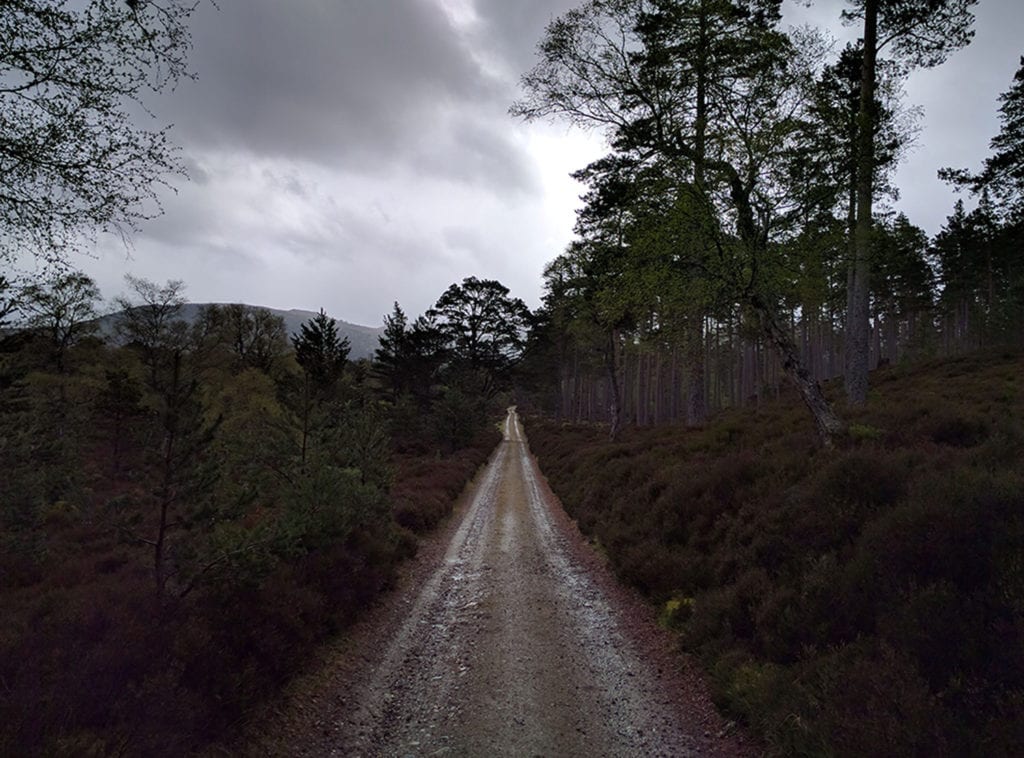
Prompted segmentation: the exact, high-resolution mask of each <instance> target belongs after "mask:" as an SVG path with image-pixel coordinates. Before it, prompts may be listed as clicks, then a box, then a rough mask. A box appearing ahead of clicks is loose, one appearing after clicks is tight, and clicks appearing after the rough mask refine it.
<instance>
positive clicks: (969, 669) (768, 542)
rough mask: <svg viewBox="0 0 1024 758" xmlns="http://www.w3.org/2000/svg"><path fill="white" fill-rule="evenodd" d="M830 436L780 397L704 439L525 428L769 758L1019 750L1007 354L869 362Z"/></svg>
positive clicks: (1022, 398)
mask: <svg viewBox="0 0 1024 758" xmlns="http://www.w3.org/2000/svg"><path fill="white" fill-rule="evenodd" d="M872 381H873V390H872V396H871V398H870V400H869V404H868V406H867V408H865V409H863V410H860V411H856V412H847V413H846V417H847V418H848V419H849V420H850V421H851V422H852V423H853V427H852V429H853V434H852V440H851V441H850V443H849V444H848V445H847V446H846V447H845V449H842V450H836V451H827V450H822V449H819V448H818V446H817V445H816V443H815V439H814V430H813V427H812V424H811V421H810V419H809V417H808V416H807V414H806V411H805V410H804V409H803V408H802V407H801V406H800V405H799V404H798V403H797V401H796V399H795V398H792V399H789V400H782V401H779V402H776V403H772V404H768V405H765V406H762V408H760V409H758V410H754V409H747V410H743V411H734V412H731V413H729V414H726V415H724V416H723V417H721V418H719V419H717V420H716V421H715V422H714V423H712V424H711V425H710V426H708V428H706V429H704V430H701V431H685V430H682V429H679V428H666V427H662V428H653V429H651V428H649V429H641V430H637V429H632V430H627V432H626V433H625V434H624V435H623V437H622V439H621V440H620V441H619V442H616V443H609V442H608V441H607V438H606V430H604V429H603V428H600V427H593V426H591V427H583V426H565V425H560V424H557V423H552V422H542V421H540V420H537V419H535V420H533V421H531V422H530V423H529V424H528V425H527V430H528V433H529V437H530V444H531V446H532V447H533V449H534V451H535V452H536V454H537V456H538V458H539V460H540V462H541V465H542V467H543V469H544V471H545V472H547V475H548V477H549V479H550V482H551V484H552V487H553V489H554V490H555V492H556V493H557V494H558V495H559V497H560V498H561V499H562V502H563V503H564V504H565V507H566V508H567V510H568V511H569V513H570V515H571V516H572V517H573V518H575V519H577V520H578V522H579V525H580V527H581V529H582V530H583V531H584V532H585V533H586V534H588V535H590V536H591V538H592V539H594V540H595V541H596V542H598V543H599V544H600V545H601V546H602V548H603V549H604V550H605V551H606V552H607V554H608V555H609V558H610V560H611V562H612V564H613V566H614V567H615V569H616V571H617V572H618V573H619V575H620V576H621V577H622V578H624V579H625V580H626V581H628V582H630V583H632V584H634V585H636V586H637V587H639V588H641V589H642V590H643V591H644V592H645V593H646V594H647V595H648V596H649V597H650V598H651V599H652V600H653V601H654V602H656V603H658V604H660V605H661V607H662V615H663V619H664V621H665V623H666V624H668V625H670V626H672V627H674V628H675V629H677V630H678V633H679V638H680V641H681V644H682V645H683V646H684V647H685V648H686V649H688V650H691V651H694V652H696V653H697V654H698V655H699V656H700V657H701V659H702V660H703V661H704V662H705V664H706V665H707V667H708V668H709V670H710V672H711V675H712V680H713V682H714V686H715V687H716V697H717V698H718V699H719V701H720V703H721V704H722V705H724V706H725V707H727V708H728V709H730V710H731V711H732V712H733V713H735V714H737V715H739V716H741V717H743V718H744V719H745V720H746V721H747V722H748V723H750V724H751V725H752V726H753V727H754V728H755V729H756V730H757V731H760V732H761V733H762V734H763V735H764V736H765V739H766V741H767V743H768V744H769V745H770V746H771V748H772V750H773V752H774V753H775V754H778V755H838V756H845V755H848V756H855V755H954V754H955V755H978V756H981V755H986V756H991V755H1022V754H1024V558H1022V556H1024V466H1022V463H1021V462H1022V461H1024V356H1022V355H1021V354H1020V353H1000V352H990V353H986V354H981V355H976V356H970V357H965V358H961V359H957V360H949V361H941V362H939V361H936V362H933V363H930V364H927V365H924V366H919V367H914V368H911V369H902V368H893V369H888V370H886V371H884V372H876V374H875V375H874V376H873V380H872Z"/></svg>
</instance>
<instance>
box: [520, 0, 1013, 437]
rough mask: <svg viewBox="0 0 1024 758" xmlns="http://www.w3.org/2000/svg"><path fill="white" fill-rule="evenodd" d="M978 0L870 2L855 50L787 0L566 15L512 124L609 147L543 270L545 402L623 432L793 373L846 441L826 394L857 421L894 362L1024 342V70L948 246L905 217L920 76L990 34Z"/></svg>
mask: <svg viewBox="0 0 1024 758" xmlns="http://www.w3.org/2000/svg"><path fill="white" fill-rule="evenodd" d="M971 4H972V3H971V2H963V1H961V2H948V3H931V4H927V3H914V2H902V3H901V2H892V3H885V2H882V3H876V2H867V3H851V4H850V7H849V12H848V13H847V16H848V21H849V22H850V23H857V24H861V25H863V26H864V30H865V37H863V38H862V40H861V43H860V44H858V45H851V46H847V47H846V48H844V49H842V50H841V51H839V53H838V54H834V53H831V52H830V51H829V50H828V48H827V46H826V47H822V44H823V43H822V41H821V40H820V39H818V38H817V37H816V35H815V34H814V33H812V32H809V31H807V30H802V31H798V32H792V33H790V34H788V35H787V34H785V33H783V32H782V31H780V23H779V22H780V18H779V15H778V10H779V8H778V4H777V3H774V2H771V1H770V0H765V1H764V2H761V1H760V0H750V1H749V2H747V1H744V2H718V1H717V0H684V1H674V2H640V1H638V0H637V1H633V0H615V1H607V2H604V1H595V2H589V3H585V4H584V5H583V6H581V7H580V8H579V9H578V10H575V11H572V12H570V13H568V14H566V15H565V16H563V17H562V18H561V19H558V20H557V21H555V22H554V23H552V25H551V26H550V27H549V29H548V32H547V35H546V36H545V37H544V39H542V41H541V43H540V46H539V51H540V53H539V54H540V62H539V63H538V64H537V66H536V67H535V68H534V69H533V70H532V71H530V72H529V73H527V74H526V75H525V76H524V78H523V86H524V90H525V92H526V95H525V97H524V98H523V100H522V101H520V102H519V103H517V104H516V106H515V107H514V109H513V110H514V112H516V113H518V114H520V115H522V116H524V117H526V118H549V117H550V118H559V119H562V120H566V121H568V122H570V123H573V124H578V125H580V126H582V127H587V128H600V129H603V130H605V132H606V133H607V135H608V139H609V143H610V145H611V147H612V151H611V152H610V153H609V155H607V156H606V157H605V158H603V159H601V160H598V161H596V162H595V163H593V164H591V165H590V166H587V167H585V168H581V169H580V171H579V172H578V173H577V174H576V176H577V178H578V179H580V180H582V181H584V182H585V183H586V184H587V186H588V187H589V191H588V193H587V194H586V195H585V197H584V198H583V199H584V207H583V208H582V210H581V211H580V212H579V214H578V220H577V226H576V232H577V239H576V240H575V241H574V242H572V243H571V244H570V245H569V247H568V248H567V249H566V251H565V252H564V253H562V255H560V256H559V257H558V258H556V259H555V260H554V261H552V263H551V264H550V265H549V266H548V268H547V270H546V271H545V275H544V276H545V288H546V289H545V291H546V295H545V302H544V307H543V308H542V310H541V313H540V314H539V315H540V319H541V323H539V324H538V327H537V329H536V330H535V331H534V333H533V348H534V350H535V355H537V356H538V360H540V361H541V363H542V364H543V368H538V369H537V371H538V373H539V374H542V375H557V377H558V382H557V385H555V386H553V387H551V389H550V391H549V393H548V395H547V396H546V397H544V399H543V401H542V404H543V407H544V408H545V409H546V410H548V411H550V412H553V413H555V414H556V415H557V416H559V417H561V418H566V419H573V420H598V421H606V422H610V423H611V425H612V429H613V435H614V434H615V433H616V432H617V430H618V429H619V428H621V427H622V426H623V425H624V424H627V423H636V424H639V425H647V424H652V423H661V422H676V421H679V422H685V423H687V424H689V425H691V426H700V425H701V424H703V423H704V421H705V420H706V418H707V416H708V414H709V413H710V412H714V411H717V410H720V409H723V408H729V407H739V406H743V405H748V404H751V403H755V404H756V403H757V402H759V401H760V400H762V399H763V398H764V397H766V396H770V395H774V394H777V392H778V391H779V387H780V386H781V385H782V384H783V383H784V382H785V381H786V380H787V379H788V380H789V381H790V383H792V384H794V386H796V387H797V388H798V389H799V391H800V393H801V396H802V397H803V399H804V402H805V404H806V405H807V406H808V408H809V409H810V410H811V412H812V413H813V414H814V417H815V420H816V421H817V423H818V427H819V433H820V434H821V436H822V438H823V440H824V441H825V442H826V444H828V443H830V441H831V440H832V439H833V438H834V437H836V436H837V435H841V434H842V430H843V424H842V421H841V419H839V418H837V416H836V414H835V411H834V409H833V408H831V407H830V405H829V404H828V403H826V402H824V399H823V398H822V397H821V393H820V390H819V389H818V386H817V385H818V382H820V381H822V380H826V379H831V378H835V377H839V376H842V377H843V378H844V382H845V387H846V392H845V400H846V402H847V403H848V404H850V405H851V406H857V405H861V404H863V403H864V402H865V399H866V397H867V394H866V393H867V379H866V376H867V371H868V370H869V369H873V368H875V367H877V366H879V365H884V364H891V363H897V362H900V361H904V360H915V359H922V358H926V357H931V356H940V355H947V356H951V355H957V354H960V353H963V352H965V351H969V350H973V349H975V348H977V347H979V346H981V345H986V344H995V343H1015V344H1020V340H1021V334H1022V330H1021V326H1022V317H1024V278H1022V277H1024V271H1022V267H1021V265H1020V250H1021V243H1022V241H1024V240H1022V233H1024V215H1022V211H1024V204H1022V198H1024V195H1022V192H1021V190H1022V189H1024V185H1022V184H1021V173H1022V171H1024V169H1022V166H1024V126H1022V121H1021V113H1022V108H1024V68H1022V70H1021V71H1018V72H1017V74H1016V77H1015V79H1014V80H1013V84H1012V86H1011V88H1010V89H1009V90H1008V91H1007V92H1006V93H1005V94H1004V95H1003V96H1002V97H1001V99H1000V113H999V115H1000V118H1001V121H1002V125H1003V127H1002V131H1001V132H1000V134H999V135H997V136H996V137H995V138H994V139H993V141H992V149H993V154H992V156H991V157H990V158H989V159H988V160H987V161H986V162H985V165H984V166H983V167H981V169H980V170H978V171H977V172H974V171H969V170H966V169H954V168H946V169H944V170H943V171H942V174H943V176H944V177H945V178H947V179H948V180H949V181H950V182H952V183H953V184H954V185H956V186H957V187H958V188H960V189H962V190H964V191H965V192H966V193H968V194H969V195H970V197H969V202H970V204H971V205H973V206H974V207H973V209H972V210H967V205H965V204H964V202H963V201H962V200H961V201H958V202H957V203H956V206H955V207H954V208H953V209H951V211H952V212H951V214H950V216H949V218H948V220H947V222H946V224H945V225H944V227H943V228H942V230H941V231H940V232H939V233H938V234H936V235H935V236H934V237H932V238H929V236H928V235H927V234H926V233H925V232H924V231H923V230H921V229H920V228H918V227H917V226H915V225H914V223H913V220H912V219H908V218H906V217H905V216H903V215H898V214H895V213H893V212H891V211H888V210H887V206H888V200H889V199H891V198H892V197H895V196H896V194H897V188H895V187H893V186H892V185H891V182H890V177H891V173H892V170H893V168H894V166H895V165H896V164H897V161H898V159H899V157H900V155H901V154H902V152H904V151H905V150H906V149H907V148H908V146H909V145H910V144H911V143H912V141H913V137H914V134H915V129H916V127H915V124H916V120H917V119H918V118H919V114H917V113H916V112H915V111H914V110H913V109H912V108H910V107H908V105H907V104H906V103H905V102H904V101H903V97H902V86H901V83H902V81H903V79H904V78H905V77H906V75H907V73H908V72H909V71H910V70H912V69H913V67H915V66H935V65H939V64H941V63H942V61H943V60H944V59H945V58H946V57H947V56H948V55H949V54H951V53H952V52H954V51H955V50H956V49H957V48H958V47H960V46H962V45H964V44H966V43H967V42H968V41H969V39H970V35H971V32H970V21H971V16H970V13H969V7H970V5H971ZM869 27H871V28H869ZM865 39H867V40H868V44H867V46H865V43H864V40H865ZM1011 74H1012V72H1007V77H1008V78H1009V76H1010V75H1011ZM939 168H942V167H936V169H939ZM903 191H905V192H912V191H913V188H903ZM540 355H543V358H540V357H539V356H540Z"/></svg>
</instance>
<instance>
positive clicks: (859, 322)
mask: <svg viewBox="0 0 1024 758" xmlns="http://www.w3.org/2000/svg"><path fill="white" fill-rule="evenodd" d="M877 46H878V0H864V62H863V67H862V69H861V82H860V110H859V112H858V114H857V228H856V230H855V233H854V255H853V261H852V262H851V269H850V274H851V275H850V280H849V288H850V289H849V292H848V294H847V303H848V305H849V308H848V310H847V313H846V376H845V384H846V397H847V401H848V402H849V403H850V404H851V405H863V404H864V403H865V401H866V400H867V396H868V361H869V350H870V342H869V338H870V335H869V334H868V321H869V318H870V316H869V313H868V304H869V299H870V292H871V291H870V286H871V284H870V276H871V227H872V216H871V212H872V201H873V199H874V173H875V149H874V148H875V134H874V132H875V130H874V124H875V112H874V111H875V57H876V54H877V50H876V48H877Z"/></svg>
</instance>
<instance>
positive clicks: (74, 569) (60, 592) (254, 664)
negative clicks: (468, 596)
mask: <svg viewBox="0 0 1024 758" xmlns="http://www.w3.org/2000/svg"><path fill="white" fill-rule="evenodd" d="M499 439H500V435H498V434H497V432H496V431H494V430H493V429H490V430H486V431H484V432H482V433H480V434H479V435H477V437H476V439H475V440H474V441H473V443H472V444H471V445H470V446H469V447H466V448H463V449H461V450H459V451H458V452H456V453H455V454H453V455H451V456H446V457H439V456H438V455H436V454H425V455H413V454H409V453H405V454H402V455H398V456H397V457H396V459H395V460H394V461H393V469H394V481H393V485H392V489H391V502H392V512H393V516H394V518H390V517H387V516H385V518H383V519H381V520H378V521H375V522H372V523H369V524H367V525H365V526H363V527H361V528H359V529H356V530H355V531H353V532H352V533H350V534H347V535H346V536H345V537H344V538H343V539H341V540H334V539H330V538H328V537H324V538H323V539H321V540H319V541H318V542H317V543H316V544H314V545H312V546H311V547H310V548H309V549H308V550H305V551H303V552H302V554H297V555H296V556H295V557H294V558H293V559H291V560H280V561H278V562H276V563H275V564H274V567H273V568H272V569H271V570H267V571H262V572H259V574H258V579H256V580H253V581H241V582H233V583H227V584H221V585H219V586H218V587H217V590H216V591H207V592H197V593H195V594H193V595H190V596H188V597H187V598H185V599H181V600H169V599H164V600H163V601H162V602H161V601H158V600H157V598H156V597H155V596H154V594H153V580H152V576H151V569H150V567H148V566H147V565H146V564H145V563H143V562H141V561H140V560H139V559H138V555H137V552H136V551H135V550H134V549H133V548H131V547H128V546H126V545H125V544H124V542H123V541H122V540H120V539H118V536H117V535H116V534H114V533H112V532H111V530H109V529H107V528H104V527H103V526H102V524H99V523H94V522H92V521H91V520H90V519H89V518H87V516H86V514H83V513H81V512H80V511H78V510H77V509H76V508H74V507H73V506H70V505H68V504H57V505H54V506H52V507H51V508H50V509H49V510H48V511H47V512H45V513H41V514H39V515H38V517H37V518H38V519H39V522H38V523H37V524H35V525H30V526H28V527H26V528H25V529H23V530H21V531H19V532H17V533H15V532H10V533H7V534H3V533H0V607H2V609H3V610H2V614H0V755H4V756H8V755H9V756H35V755H40V756H41V755H46V756H80V755H154V756H156V755H161V756H162V755H168V756H170V755H186V754H189V753H191V752H193V751H197V750H199V749H201V748H202V747H203V746H204V745H207V744H208V743H210V742H211V741H214V740H220V739H223V738H224V736H225V734H230V732H231V730H232V729H233V728H235V727H236V726H237V725H238V724H239V722H241V721H243V720H244V719H245V718H246V715H247V714H248V713H249V712H250V711H251V710H252V708H253V707H254V706H255V705H256V704H258V703H260V702H261V701H264V700H266V699H267V698H269V697H272V696H273V695H274V694H275V693H277V692H278V691H279V690H280V688H281V687H282V686H283V685H284V683H285V682H287V681H288V680H289V679H290V678H292V677H293V676H295V675H296V674H297V673H299V672H300V671H302V669H303V666H304V664H305V663H306V662H307V661H308V660H311V659H312V653H313V652H314V650H315V649H316V646H317V645H318V644H319V643H321V642H323V641H324V640H325V639H327V638H328V637H329V636H331V635H332V634H335V633H337V632H338V631H340V630H342V629H344V628H345V627H346V626H347V625H348V624H350V623H351V622H352V621H353V620H354V619H355V618H356V617H357V616H358V615H359V613H360V611H361V610H362V609H363V608H365V607H366V606H367V605H368V604H369V603H370V602H372V600H373V599H374V598H375V597H376V596H377V595H378V594H379V593H380V592H381V591H383V590H385V589H386V588H387V587H388V586H389V585H390V584H391V582H392V580H393V574H394V568H395V566H396V565H397V563H398V562H399V561H401V560H403V559H404V558H406V557H408V556H409V555H411V554H412V553H413V552H414V551H415V548H416V540H415V537H414V535H413V534H412V533H410V531H408V530H409V529H412V530H416V531H423V530H426V529H428V528H429V527H431V526H434V525H435V524H436V523H437V522H438V521H439V520H440V519H441V518H443V517H444V516H445V515H447V513H448V509H449V508H450V507H451V505H452V502H453V500H454V498H455V496H456V495H457V494H458V493H459V491H461V489H462V487H463V486H464V485H465V483H466V482H467V481H468V480H469V479H470V478H471V477H472V475H473V473H474V472H475V471H476V469H477V468H478V467H479V466H480V465H481V464H482V463H484V462H485V461H486V459H487V456H488V455H489V453H490V452H491V450H492V449H493V447H494V446H495V445H496V444H497V442H498V441H499Z"/></svg>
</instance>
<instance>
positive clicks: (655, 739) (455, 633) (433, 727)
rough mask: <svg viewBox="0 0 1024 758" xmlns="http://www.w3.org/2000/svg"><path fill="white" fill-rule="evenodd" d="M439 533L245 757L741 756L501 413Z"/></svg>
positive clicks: (513, 420) (511, 420) (512, 419)
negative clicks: (492, 442)
mask: <svg viewBox="0 0 1024 758" xmlns="http://www.w3.org/2000/svg"><path fill="white" fill-rule="evenodd" d="M452 529H453V530H454V533H453V534H451V537H450V540H449V541H448V542H447V547H446V549H445V552H444V554H443V557H440V555H438V554H436V553H435V555H434V556H432V557H431V556H430V555H429V554H428V555H427V556H425V557H424V558H423V559H421V561H420V568H419V569H418V570H415V571H413V572H412V575H411V576H410V577H407V581H406V584H405V587H404V589H403V590H401V591H400V592H399V593H398V595H397V596H396V597H394V598H393V599H392V600H391V602H390V604H385V605H387V606H388V607H385V608H384V609H381V610H380V611H379V612H378V613H377V614H376V617H375V618H371V619H369V620H368V621H367V623H366V624H364V625H362V627H361V628H360V629H357V630H356V635H355V638H354V643H353V646H352V647H350V648H349V649H348V650H344V651H341V652H339V654H338V655H339V663H338V665H337V667H336V670H334V671H331V672H327V673H325V674H324V676H323V678H322V679H321V680H320V681H318V682H315V683H314V684H313V685H312V686H311V687H309V688H307V689H308V690H309V691H307V692H305V693H299V694H298V695H296V700H297V702H296V703H294V704H292V706H291V707H290V708H288V709H286V710H285V711H284V712H283V713H280V714H278V716H279V718H277V719H272V720H271V722H270V723H266V724H264V729H263V730H262V731H263V735H262V736H260V737H259V738H258V739H257V744H256V746H254V747H252V748H251V749H252V751H253V752H261V753H263V754H268V753H272V754H282V755H283V754H291V755H337V756H356V755H363V756H376V755H387V756H391V755H395V756H405V755H452V756H456V755H471V756H493V755H515V756H523V755H526V756H536V755H545V756H572V755H580V756H606V755H607V756H638V755H673V756H686V755H747V754H751V751H750V749H749V748H746V747H744V746H743V745H742V744H741V741H740V739H739V738H738V736H732V737H730V736H726V735H725V734H724V733H723V724H722V722H721V720H720V719H719V717H718V716H717V714H716V713H714V711H713V709H711V707H710V705H709V703H708V702H707V698H706V696H705V695H704V694H703V692H702V688H701V686H700V684H699V682H695V681H693V676H692V675H691V674H688V673H687V672H686V671H682V670H680V668H679V662H678V659H676V658H675V657H674V656H672V655H671V653H670V652H669V651H668V650H667V645H666V640H665V638H664V635H661V634H660V633H659V632H658V631H657V630H654V629H653V628H652V627H651V624H650V618H649V614H645V613H644V612H643V610H638V608H637V605H636V603H635V599H634V600H633V601H630V599H629V598H625V597H624V595H623V593H622V591H621V590H618V589H616V588H615V586H614V582H613V581H612V580H610V578H609V577H608V575H607V571H606V570H605V569H604V567H603V566H601V565H600V562H599V561H598V560H597V559H596V557H595V556H594V554H593V553H592V552H591V551H589V549H588V548H587V547H586V546H585V545H583V544H582V542H581V540H580V537H579V534H578V532H576V531H575V529H574V528H573V527H572V525H571V524H570V523H569V522H568V521H567V520H566V518H565V516H564V514H563V513H562V512H561V509H560V508H559V507H558V505H557V502H556V501H554V498H553V496H552V495H551V494H550V491H549V490H548V488H547V485H546V483H545V482H544V480H543V479H542V477H541V476H540V474H539V472H538V470H537V467H536V463H535V462H534V460H533V459H532V457H531V456H530V455H529V451H528V449H527V445H526V443H525V438H524V436H523V433H522V428H521V426H520V423H519V420H518V417H517V416H516V414H515V412H514V410H512V409H510V411H509V414H508V417H507V419H506V421H505V441H504V442H503V443H502V444H501V445H500V446H499V448H498V450H497V451H496V453H495V455H494V456H493V457H492V459H491V462H490V463H489V464H488V467H487V468H486V469H485V470H484V472H483V473H482V474H481V475H480V476H479V477H478V479H477V482H476V484H475V487H474V489H473V490H472V492H471V498H470V499H469V500H468V507H465V509H464V512H463V514H462V516H461V520H457V521H456V522H454V524H453V526H452ZM450 531H451V530H450ZM439 550H440V548H438V551H437V552H439ZM638 615H640V616H644V618H637V616H638ZM274 721H280V722H281V723H280V724H275V723H273V722H274ZM246 752H248V750H247V751H246Z"/></svg>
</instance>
